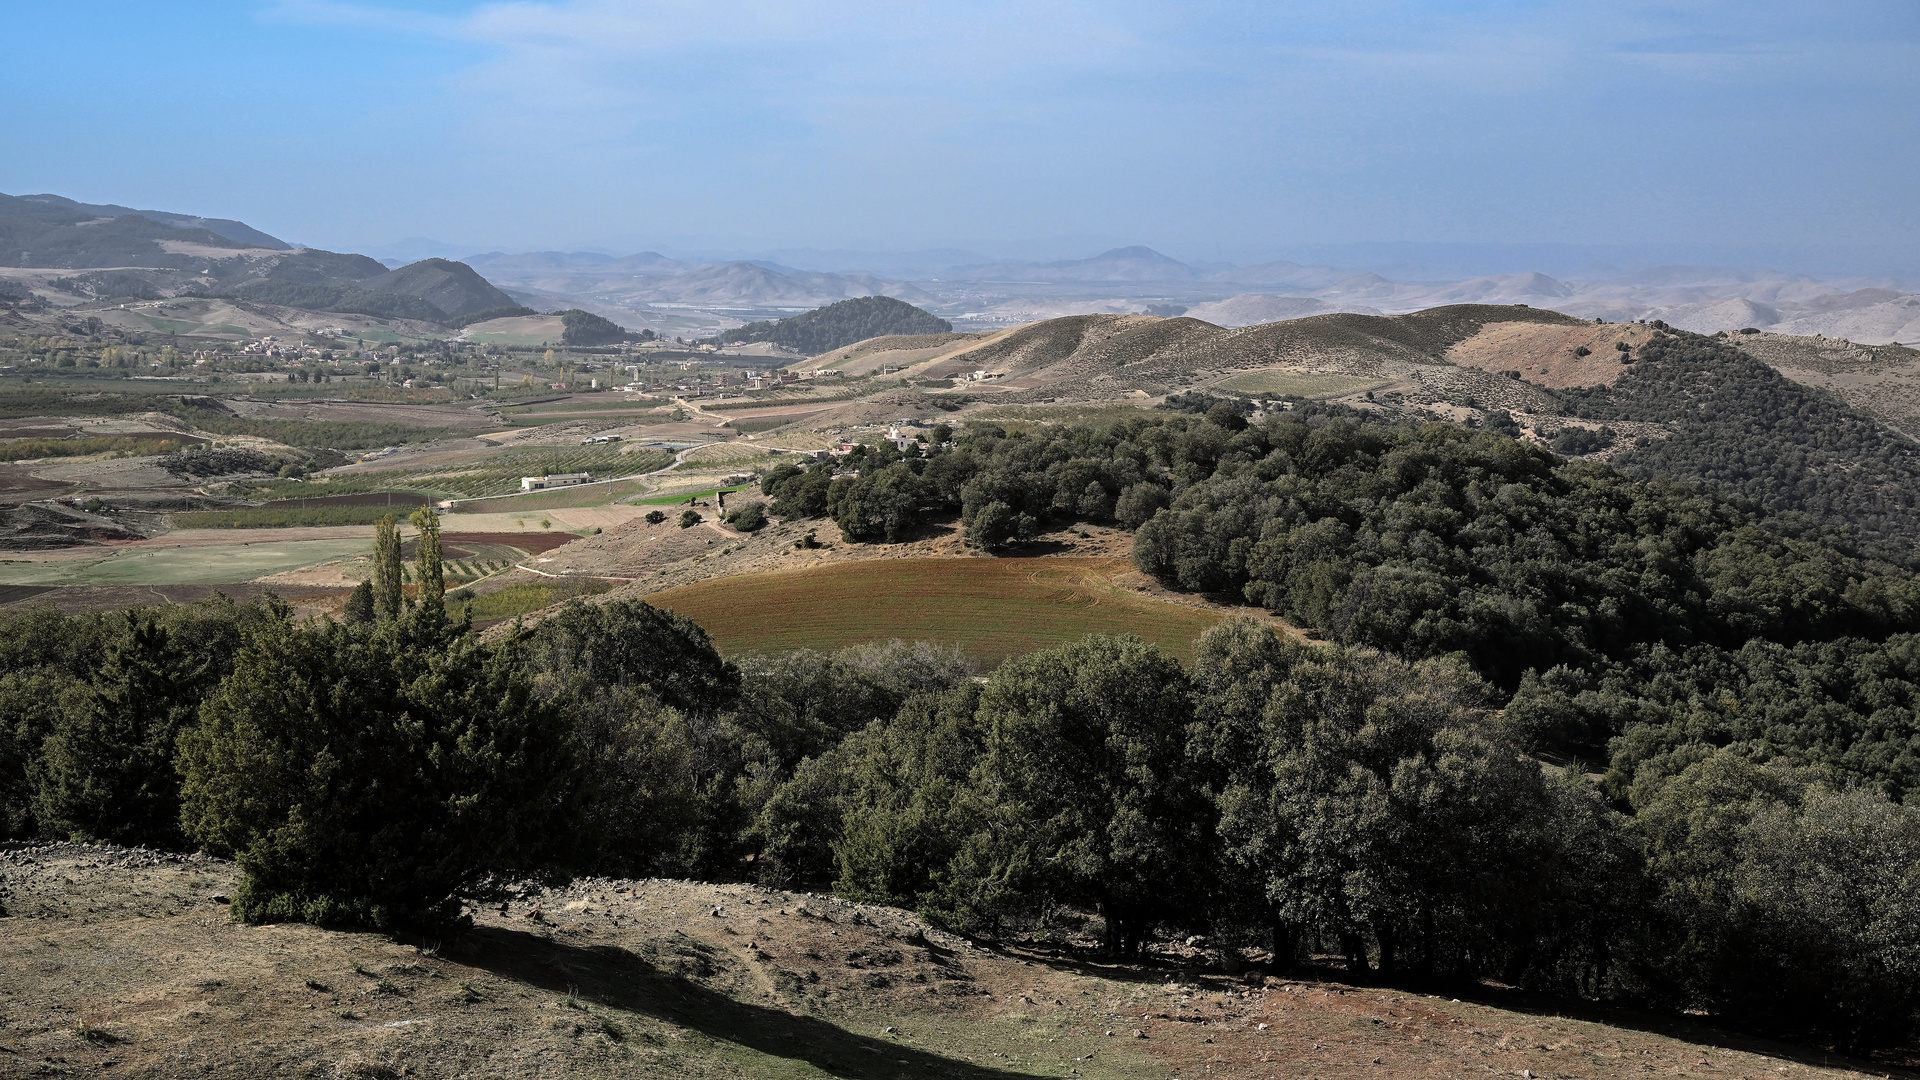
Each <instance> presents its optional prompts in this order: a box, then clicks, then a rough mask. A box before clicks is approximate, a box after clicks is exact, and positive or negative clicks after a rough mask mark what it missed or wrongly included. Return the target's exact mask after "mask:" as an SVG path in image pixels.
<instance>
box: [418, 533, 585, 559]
mask: <svg viewBox="0 0 1920 1080" xmlns="http://www.w3.org/2000/svg"><path fill="white" fill-rule="evenodd" d="M578 539H580V538H579V537H578V536H575V535H574V534H573V533H568V532H563V533H551V532H537V533H535V532H524V533H483V532H443V533H441V534H440V542H441V543H443V544H502V545H504V546H506V547H516V548H519V549H520V550H521V551H524V552H527V553H528V554H531V555H538V554H540V553H542V552H546V551H552V550H553V549H554V548H557V547H560V546H561V545H563V544H567V543H570V542H572V541H574V540H578Z"/></svg>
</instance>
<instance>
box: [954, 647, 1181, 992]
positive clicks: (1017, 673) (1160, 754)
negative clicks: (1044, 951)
mask: <svg viewBox="0 0 1920 1080" xmlns="http://www.w3.org/2000/svg"><path fill="white" fill-rule="evenodd" d="M979 713H980V720H981V723H982V725H983V727H984V728H985V729H986V732H987V753H986V756H985V758H984V760H983V761H982V762H981V766H980V775H979V784H980V788H981V796H982V798H983V799H985V800H986V802H987V804H988V809H987V811H986V813H987V818H988V822H989V824H988V826H987V830H986V836H985V837H983V838H982V840H980V841H977V842H975V844H974V845H973V850H972V851H967V850H963V851H962V853H961V855H960V856H958V857H956V864H955V866H954V867H953V868H952V869H951V870H949V871H948V875H947V882H946V884H947V892H948V897H949V899H948V903H952V901H953V900H954V899H958V900H960V901H961V903H966V902H968V901H969V900H970V899H972V902H976V903H977V902H978V900H977V899H973V898H978V897H981V896H982V895H984V894H988V893H995V892H998V893H1012V894H1016V895H1018V896H1020V897H1022V898H1023V899H1024V901H1025V902H1026V904H1027V905H1028V910H1030V911H1038V910H1040V909H1041V908H1043V907H1045V906H1046V905H1048V904H1084V905H1087V906H1089V907H1091V908H1093V909H1095V910H1097V911H1098V912H1099V914H1100V916H1101V918H1102V920H1104V922H1105V924H1106V931H1105V934H1106V938H1105V940H1106V945H1107V948H1108V949H1109V950H1111V951H1113V952H1114V953H1116V954H1120V955H1135V954H1137V953H1139V951H1140V950H1141V949H1142V947H1143V946H1144V945H1145V943H1146V940H1147V935H1148V934H1149V932H1150V931H1151V930H1152V929H1153V927H1154V925H1155V924H1156V923H1159V922H1161V921H1178V920H1179V919H1180V918H1181V917H1183V916H1190V915H1192V914H1193V913H1194V911H1195V910H1196V908H1197V905H1198V902H1199V901H1200V900H1201V899H1202V898H1203V897H1204V894H1205V879H1206V877H1207V868H1208V867H1209V866H1210V865H1211V857H1212V856H1211V849H1212V836H1211V828H1210V824H1211V822H1210V818H1211V815H1210V813H1209V812H1208V811H1207V808H1206V806H1205V803H1204V799H1203V796H1202V792H1201V786H1200V784H1199V783H1198V778H1197V777H1196V776H1195V774H1194V772H1193V770H1192V769H1191V768H1190V767H1189V766H1188V763H1187V756H1186V746H1185V741H1186V726H1187V723H1188V722H1189V721H1190V719H1191V717H1192V702H1191V698H1190V691H1189V685H1188V681H1187V676H1186V673H1185V672H1184V671H1183V670H1181V667H1180V663H1179V661H1177V660H1175V659H1174V658H1173V657H1171V656H1169V655H1167V654H1166V653H1163V652H1161V651H1160V650H1158V649H1156V648H1154V647H1153V646H1151V645H1147V644H1145V643H1144V642H1141V641H1140V640H1139V639H1137V638H1115V637H1105V636H1101V635H1093V636H1090V637H1087V638H1084V639H1082V640H1081V641H1078V642H1075V643H1072V644H1069V645H1061V646H1057V647H1055V648H1052V649H1046V650H1042V651H1040V652H1036V653H1031V654H1029V655H1027V656H1024V657H1020V658H1017V659H1014V660H1010V661H1008V662H1007V663H1006V664H1005V665H1003V666H1002V667H1001V668H1000V669H999V670H998V671H996V672H995V673H994V674H993V675H992V676H991V677H990V678H989V679H988V681H987V684H986V687H985V689H984V691H983V692H982V694H981V699H980V710H979ZM956 906H958V905H956Z"/></svg>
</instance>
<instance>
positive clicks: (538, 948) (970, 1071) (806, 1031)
mask: <svg viewBox="0 0 1920 1080" xmlns="http://www.w3.org/2000/svg"><path fill="white" fill-rule="evenodd" d="M468 945H469V946H470V953H469V955H467V956H464V957H462V960H463V961H465V962H467V963H471V964H473V965H474V966H476V967H479V968H483V969H485V970H487V971H491V972H493V973H494V974H496V975H499V976H501V977H503V978H508V979H513V980H516V981H518V982H522V983H525V984H527V985H529V986H537V987H540V988H541V989H543V990H547V991H550V992H552V993H555V994H558V995H561V996H566V995H568V994H573V993H577V994H578V995H579V996H580V997H581V998H582V999H584V1000H586V1001H590V1002H599V1003H601V1004H604V1005H608V1006H611V1007H613V1008H617V1009H622V1010H625V1011H627V1012H633V1013H639V1014H642V1015H645V1016H651V1017H653V1018H655V1019H658V1020H664V1021H668V1022H670V1023H673V1024H675V1025H677V1026H679V1027H682V1028H686V1029H688V1030H691V1031H697V1032H699V1033H701V1034H702V1035H705V1036H707V1037H708V1038H711V1039H714V1040H715V1041H718V1042H727V1043H733V1044H736V1045H738V1046H742V1047H746V1048H747V1049H750V1050H754V1051H758V1052H759V1053H762V1054H766V1055H768V1056H770V1057H775V1058H785V1059H788V1060H795V1061H804V1062H806V1063H808V1064H810V1065H812V1066H814V1067H815V1068H817V1069H820V1070H821V1071H823V1072H826V1073H829V1074H831V1075H833V1076H840V1077H846V1078H848V1080H867V1078H878V1077H887V1078H893V1077H898V1076H900V1075H901V1074H902V1072H905V1073H906V1074H907V1075H910V1076H942V1077H958V1078H960V1080H1031V1074H1028V1073H1016V1072H1008V1071H1005V1070H1001V1069H993V1068H987V1067H984V1066H980V1065H975V1064H973V1063H972V1062H967V1061H958V1060H955V1059H952V1058H947V1057H942V1056H940V1055H938V1054H931V1053H927V1052H926V1051H924V1050H916V1049H914V1048H912V1047H909V1046H904V1045H901V1044H900V1043H896V1042H892V1041H889V1040H886V1039H876V1038H866V1037H863V1036H860V1035H856V1034H854V1033H852V1032H850V1031H848V1030H846V1029H845V1028H843V1027H840V1026H839V1025H837V1024H833V1023H830V1022H828V1021H826V1020H822V1019H820V1018H818V1017H812V1016H804V1015H795V1014H793V1013H789V1012H786V1011H785V1010H782V1009H775V1008H768V1007H765V1006H761V1005H751V1004H748V1003H746V1002H742V1001H738V1000H735V999H733V998H731V997H728V996H726V995H725V994H721V993H719V992H717V991H714V990H711V989H708V988H707V987H705V986H702V985H700V984H699V983H697V982H694V981H692V980H690V979H687V978H684V977H681V976H678V975H674V974H670V973H668V972H665V971H662V970H660V969H659V968H657V967H655V966H654V965H653V964H651V963H649V962H648V961H647V960H646V959H644V958H642V957H640V956H637V955H635V954H634V953H632V952H629V951H628V950H626V949H622V948H617V947H614V946H580V945H571V944H568V943H566V942H561V941H555V940H551V939H547V938H542V937H539V936H537V935H535V934H531V933H528V932H525V931H520V930H507V929H501V928H497V927H486V928H482V929H477V930H475V931H474V933H473V934H472V936H471V937H470V938H469V939H468ZM463 951H468V950H463Z"/></svg>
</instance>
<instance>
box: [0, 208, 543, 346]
mask: <svg viewBox="0 0 1920 1080" xmlns="http://www.w3.org/2000/svg"><path fill="white" fill-rule="evenodd" d="M0 266H7V267H19V268H32V269H40V270H48V271H53V270H64V271H80V272H79V273H70V274H63V275H57V276H55V275H45V276H43V279H42V280H41V281H40V282H39V283H38V284H40V285H42V286H43V287H46V288H49V289H52V290H54V291H57V292H64V293H67V294H69V295H71V296H75V297H80V298H84V299H111V298H115V297H126V298H134V299H160V298H163V297H172V296H181V295H200V296H231V297H245V298H248V299H253V300H260V301H264V302H267V303H273V304H283V305H286V306H288V307H300V308H307V309H309V310H315V311H338V312H349V313H355V314H363V315H373V316H376V317H381V318H404V319H419V320H423V321H427V322H438V323H443V324H444V323H450V322H455V321H458V320H460V319H462V318H463V317H465V316H468V315H472V314H476V313H479V312H484V311H491V310H497V309H503V308H511V307H514V306H516V305H515V302H514V300H513V298H512V297H510V296H508V295H507V294H506V293H504V292H502V291H500V290H499V289H497V288H495V287H494V286H493V284H492V283H491V282H489V281H487V280H486V279H485V278H484V277H482V276H480V275H479V274H478V273H476V272H475V271H474V270H473V268H471V267H469V266H467V265H465V264H464V263H459V262H453V261H450V260H447V259H424V260H421V261H420V262H417V263H412V264H410V265H407V266H403V267H400V268H398V269H393V270H389V269H388V268H387V267H386V266H385V265H384V264H382V263H380V262H379V261H377V260H375V259H371V258H368V257H367V256H365V255H353V254H342V253H339V252H332V251H321V250H318V249H314V248H296V247H294V246H293V245H291V244H288V243H286V242H285V241H283V240H280V239H278V238H276V237H273V236H269V235H268V234H266V233H264V232H261V231H260V230H258V229H255V228H252V227H251V226H248V225H246V224H244V223H242V222H239V221H231V220H227V219H224V218H204V217H194V216H191V215H187V214H174V213H168V212H166V211H160V210H133V209H129V208H127V207H124V206H111V205H96V204H91V203H81V202H75V201H73V200H72V199H66V198H62V197H61V196H58V195H21V196H13V195H0Z"/></svg>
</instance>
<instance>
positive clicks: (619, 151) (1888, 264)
mask: <svg viewBox="0 0 1920 1080" xmlns="http://www.w3.org/2000/svg"><path fill="white" fill-rule="evenodd" d="M0 19H3V20H4V21H3V22H0V25H5V26H6V27H7V32H6V33H5V34H4V35H0V191H4V192H6V193H9V194H16V195H18V194H28V193H38V192H52V193H55V194H61V195H66V196H68V197H71V198H76V199H81V200H84V201H88V202H113V203H121V204H126V205H132V206H138V207H147V208H153V209H162V210H173V211H179V212H185V213H198V214H205V215H208V216H219V217H235V218H239V219H241V220H244V221H246V222H248V223H249V224H251V225H254V226H255V227H258V228H261V229H264V230H266V231H268V232H270V233H273V234H275V235H277V236H281V237H283V238H286V239H289V240H292V241H296V242H300V243H306V244H312V245H316V246H323V247H329V248H334V249H340V250H359V251H371V252H373V253H375V254H380V253H382V252H383V251H387V250H398V249H399V248H402V247H405V246H406V244H405V243H404V242H405V241H407V240H408V239H409V238H423V237H424V238H431V239H432V240H433V241H434V242H435V244H436V245H444V246H445V247H446V248H447V249H448V250H447V252H446V253H449V254H452V253H460V252H479V251H486V250H504V251H525V250H602V251H609V252H618V253H624V252H630V251H637V250H642V249H652V250H659V251H663V252H667V253H668V254H675V255H679V256H682V257H685V256H688V255H700V254H719V253H726V254H732V255H751V254H756V253H763V254H764V253H782V252H784V253H788V254H789V255H790V256H791V255H792V254H793V253H796V252H797V253H803V254H804V253H809V252H810V253H812V256H811V257H813V258H814V259H815V261H819V262H833V261H836V260H837V261H840V262H847V261H849V260H852V261H858V260H859V259H861V258H862V257H868V256H871V258H872V259H874V260H880V261H884V259H883V257H882V255H881V253H910V252H924V251H929V250H933V249H957V250H959V251H961V252H965V253H969V254H971V253H978V254H980V255H984V256H990V257H994V258H1009V257H1019V258H1068V257H1076V256H1083V255H1089V254H1092V253H1094V252H1096V251H1099V250H1101V249H1103V248H1105V247H1110V246H1116V245H1122V244H1146V245H1149V246H1152V247H1154V248H1156V249H1158V250H1161V251H1164V252H1166V253H1168V254H1170V255H1173V256H1174V257H1176V258H1183V259H1187V260H1189V261H1196V262H1223V263H1246V262H1255V261H1261V260H1263V259H1268V258H1276V257H1286V256H1288V255H1290V254H1293V255H1297V254H1301V253H1305V254H1308V255H1311V254H1313V253H1316V252H1318V253H1322V254H1330V255H1335V256H1337V254H1338V253H1339V252H1342V251H1369V250H1370V251H1373V252H1375V253H1376V254H1378V255H1381V256H1382V257H1383V258H1385V257H1386V253H1391V252H1396V251H1426V252H1428V253H1430V254H1432V253H1435V252H1440V253H1444V252H1449V251H1451V252H1454V253H1456V254H1462V253H1469V252H1479V253H1480V254H1481V255H1484V256H1485V257H1486V258H1485V259H1483V260H1482V261H1488V262H1491V263H1498V262H1500V261H1501V260H1502V259H1520V260H1524V259H1527V258H1529V257H1531V256H1529V255H1528V254H1527V253H1529V252H1533V253H1536V254H1538V255H1539V258H1535V259H1534V261H1535V262H1540V261H1542V260H1546V261H1551V260H1547V257H1546V255H1545V254H1544V253H1546V252H1559V253H1560V254H1561V255H1562V256H1564V260H1563V261H1579V260H1581V259H1586V258H1593V257H1598V258H1603V259H1614V260H1616V261H1622V262H1632V261H1636V260H1638V261H1645V262H1661V261H1702V260H1713V259H1718V260H1720V261H1722V262H1736V261H1740V260H1746V261H1768V262H1772V263H1790V262H1793V261H1795V260H1797V261H1798V262H1799V263H1801V264H1804V265H1803V266H1800V267H1792V266H1789V267H1786V268H1788V269H1795V268H1798V269H1806V270H1819V271H1821V272H1826V273H1847V272H1854V273H1859V274H1872V273H1881V272H1891V268H1892V267H1893V266H1894V264H1896V263H1898V264H1901V265H1902V266H1907V265H1912V264H1916V263H1920V256H1916V255H1915V254H1914V252H1915V250H1916V248H1920V245H1916V241H1920V4H1917V3H1915V2H1914V0H1824V2H1822V3H1819V4H1811V3H1806V2H1804V0H1797V2H1775V0H1737V2H1735V0H1693V2H1673V3H1655V2H1607V0H1585V2H1570V3H1558V2H1552V0H1537V2H1498V0H1488V2H1438V0H1434V2H1388V0H1348V2H1342V3H1327V2H1326V0H1313V2H1294V0H1267V2H1262V3H1229V2H1215V0H1193V2H1186V3H1177V4H1176V3H1152V2H1125V0H1114V2H1103V0H1063V2H1056V0H1023V2H1018V3H1009V2H1002V0H972V2H969V3H963V4H956V3H952V2H944V3H921V2H918V0H880V2H869V0H821V2H806V3H802V2H786V0H761V2H741V0H637V2H613V0H551V2H518V3H456V2H428V0H420V2H411V3H406V2H382V0H365V2H353V3H348V2H335V0H201V2H195V3H178V2H176V3H154V2H151V0H145V2H127V3H116V2H110V0H101V2H89V3H74V4H50V3H45V2H42V0H0ZM1396 245H1397V246H1396ZM1502 253H1505V254H1502ZM928 257H929V258H937V257H936V256H928ZM1462 257H1466V256H1465V255H1464V254H1462ZM1476 257H1477V256H1476ZM908 261H911V259H909V260H908ZM821 268H827V267H821ZM1528 268H1538V267H1526V266H1518V265H1516V266H1511V267H1506V269H1510V270H1519V269H1528ZM1916 269H1920V267H1916Z"/></svg>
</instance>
